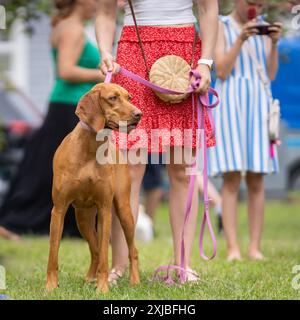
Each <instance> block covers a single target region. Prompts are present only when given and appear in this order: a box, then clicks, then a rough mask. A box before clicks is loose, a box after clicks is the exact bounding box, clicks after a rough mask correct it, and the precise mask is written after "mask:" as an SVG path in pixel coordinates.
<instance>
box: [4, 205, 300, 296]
mask: <svg viewBox="0 0 300 320" xmlns="http://www.w3.org/2000/svg"><path fill="white" fill-rule="evenodd" d="M239 211H240V213H239V240H240V243H241V245H242V252H243V254H244V259H243V261H242V262H235V263H229V262H227V261H226V251H225V243H224V240H223V239H222V237H218V253H217V257H216V258H215V259H214V260H213V261H210V262H205V261H203V260H200V258H199V255H198V251H197V241H195V250H194V253H193V267H194V268H195V269H196V270H197V271H198V272H199V273H200V275H201V279H202V280H201V282H200V283H199V284H195V285H189V284H186V285H183V286H171V287H170V286H167V285H165V284H161V283H153V282H150V281H149V279H150V278H151V276H152V274H153V270H154V269H155V268H156V267H158V266H159V265H161V264H166V263H169V262H170V261H171V256H172V239H171V234H170V227H169V223H168V215H167V206H166V204H162V205H161V206H160V208H159V212H158V213H157V220H156V230H157V237H156V238H155V240H154V241H153V242H151V243H149V244H143V243H138V249H139V256H140V270H141V284H140V285H138V286H136V287H134V288H131V287H128V274H127V275H126V276H125V278H124V279H122V280H121V281H120V283H119V286H116V287H112V288H111V290H110V293H109V294H108V295H106V296H105V297H103V296H97V295H96V293H95V289H94V285H92V284H85V283H84V280H83V279H84V274H85V272H86V270H87V268H88V265H89V252H88V247H87V244H86V243H85V242H84V241H82V240H79V239H64V240H63V241H62V243H61V249H60V259H59V262H60V273H59V277H60V288H59V289H56V290H54V291H53V292H51V293H46V292H45V290H44V285H45V274H46V264H47V257H48V238H47V237H33V236H27V237H24V239H23V241H22V242H21V243H13V242H9V241H6V240H3V239H0V264H1V265H4V266H5V268H6V272H7V276H6V278H7V279H6V280H7V281H6V282H7V290H6V291H2V292H0V294H1V293H3V294H6V295H9V296H10V297H11V298H12V299H146V300H153V299H164V300H167V299H299V298H300V289H299V290H295V289H293V287H292V279H293V278H294V277H295V274H293V273H292V269H293V266H295V265H300V203H299V200H298V201H297V200H296V201H293V202H292V203H291V202H290V203H288V202H268V203H267V206H266V222H265V231H264V237H263V252H264V254H265V256H266V257H267V259H266V260H265V261H261V262H252V261H249V260H248V259H247V258H246V256H245V253H246V250H247V242H248V231H247V216H246V206H245V204H244V203H241V204H240V206H239ZM198 230H199V229H198ZM205 243H206V244H207V247H206V249H207V250H209V249H211V247H210V240H209V239H208V238H206V241H205ZM299 282H300V281H298V283H299ZM299 284H300V283H299Z"/></svg>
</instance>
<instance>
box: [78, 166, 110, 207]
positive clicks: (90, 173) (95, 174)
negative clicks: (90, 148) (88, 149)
mask: <svg viewBox="0 0 300 320" xmlns="http://www.w3.org/2000/svg"><path fill="white" fill-rule="evenodd" d="M112 176H113V170H112V169H111V168H109V167H106V168H104V167H101V168H99V165H94V164H92V163H91V164H90V165H86V166H84V167H83V168H80V169H79V170H78V173H77V177H76V184H77V186H76V190H75V194H74V198H75V200H74V201H73V205H74V206H75V207H77V208H88V207H92V206H94V205H95V203H96V202H101V200H102V197H103V196H104V195H105V194H107V193H108V192H109V193H110V194H112V193H113V183H112V181H113V179H112Z"/></svg>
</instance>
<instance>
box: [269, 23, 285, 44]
mask: <svg viewBox="0 0 300 320" xmlns="http://www.w3.org/2000/svg"><path fill="white" fill-rule="evenodd" d="M269 31H270V33H269V34H268V36H269V37H270V38H271V40H272V44H277V42H278V40H279V39H280V38H281V36H282V23H281V22H274V24H273V25H272V26H271V27H270V28H269Z"/></svg>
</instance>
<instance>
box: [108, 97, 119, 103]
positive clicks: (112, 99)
mask: <svg viewBox="0 0 300 320" xmlns="http://www.w3.org/2000/svg"><path fill="white" fill-rule="evenodd" d="M117 99H118V97H117V96H111V97H109V98H108V100H109V101H111V102H114V101H116V100H117Z"/></svg>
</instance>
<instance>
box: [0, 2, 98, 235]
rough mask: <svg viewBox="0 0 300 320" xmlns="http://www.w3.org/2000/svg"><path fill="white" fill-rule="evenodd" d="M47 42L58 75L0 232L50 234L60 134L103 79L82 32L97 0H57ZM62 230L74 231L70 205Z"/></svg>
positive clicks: (5, 209) (95, 54)
mask: <svg viewBox="0 0 300 320" xmlns="http://www.w3.org/2000/svg"><path fill="white" fill-rule="evenodd" d="M53 3H54V6H55V9H56V10H55V15H54V16H53V20H52V26H53V29H52V32H51V36H50V43H51V47H52V56H53V60H54V65H55V71H56V79H55V84H54V87H53V90H52V92H51V95H50V99H49V109H48V113H47V115H46V117H45V120H44V123H43V125H42V126H41V128H39V130H37V131H36V132H35V133H34V134H33V136H32V137H31V139H30V140H29V141H28V143H27V145H26V150H25V154H24V158H23V160H22V161H21V163H20V165H19V168H18V170H17V173H16V176H15V177H14V179H13V181H12V183H11V185H10V189H9V191H8V193H7V195H6V197H5V199H4V201H3V204H2V207H1V209H0V236H3V237H5V238H8V239H18V235H17V234H21V233H39V234H48V232H49V224H50V214H51V209H52V199H51V190H52V159H53V155H54V152H55V150H56V148H57V147H58V145H59V144H60V143H61V141H62V140H63V138H64V137H65V136H66V135H67V134H68V133H69V132H70V131H72V130H73V128H74V127H75V125H76V124H77V122H78V118H77V116H76V115H75V108H76V105H77V102H78V101H79V99H80V97H81V96H82V95H83V94H85V93H86V92H87V91H88V90H90V89H91V88H92V87H93V86H94V85H95V84H96V83H98V82H100V81H103V78H102V77H101V75H100V72H99V71H98V70H97V67H98V65H99V63H100V56H99V51H98V49H97V48H96V46H94V45H93V44H92V43H91V42H90V41H89V40H88V38H87V37H86V35H85V32H84V27H85V22H86V21H87V20H89V19H91V18H93V16H94V13H95V11H96V1H95V0H73V1H71V0H55V1H53ZM65 231H66V233H67V234H69V235H78V231H77V227H76V222H75V219H74V211H73V208H71V207H70V208H69V212H68V214H67V215H66V220H65Z"/></svg>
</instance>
